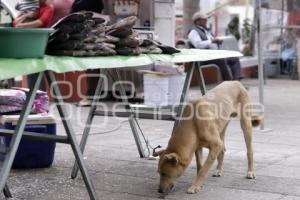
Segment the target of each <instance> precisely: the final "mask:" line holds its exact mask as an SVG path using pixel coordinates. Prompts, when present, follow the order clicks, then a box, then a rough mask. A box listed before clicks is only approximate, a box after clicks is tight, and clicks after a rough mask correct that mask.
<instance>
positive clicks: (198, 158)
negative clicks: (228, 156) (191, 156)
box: [195, 147, 203, 175]
mask: <svg viewBox="0 0 300 200" xmlns="http://www.w3.org/2000/svg"><path fill="white" fill-rule="evenodd" d="M195 157H196V164H197V175H198V173H199V171H200V170H201V168H202V160H203V155H202V147H199V148H198V149H197V150H196V152H195Z"/></svg>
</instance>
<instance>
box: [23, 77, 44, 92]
mask: <svg viewBox="0 0 300 200" xmlns="http://www.w3.org/2000/svg"><path fill="white" fill-rule="evenodd" d="M37 77H38V74H30V75H27V87H28V88H32V87H33V86H34V84H35V80H36V78H37ZM39 90H42V91H46V84H45V80H44V79H43V80H42V82H41V84H40V86H39Z"/></svg>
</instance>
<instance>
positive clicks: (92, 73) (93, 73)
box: [86, 69, 100, 99]
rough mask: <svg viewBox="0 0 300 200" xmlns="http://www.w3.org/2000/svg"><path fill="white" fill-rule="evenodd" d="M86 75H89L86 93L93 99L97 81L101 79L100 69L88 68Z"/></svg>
mask: <svg viewBox="0 0 300 200" xmlns="http://www.w3.org/2000/svg"><path fill="white" fill-rule="evenodd" d="M86 75H87V87H88V90H87V93H86V95H87V97H88V99H92V98H93V96H94V94H95V91H96V87H97V83H98V81H99V75H100V70H99V69H88V70H87V71H86Z"/></svg>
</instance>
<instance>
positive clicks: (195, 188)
mask: <svg viewBox="0 0 300 200" xmlns="http://www.w3.org/2000/svg"><path fill="white" fill-rule="evenodd" d="M201 188H202V187H201V186H196V185H192V186H191V187H190V188H189V189H188V190H187V191H186V192H187V193H188V194H196V193H197V192H199V191H200V190H201Z"/></svg>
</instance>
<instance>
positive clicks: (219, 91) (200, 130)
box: [153, 81, 261, 194]
mask: <svg viewBox="0 0 300 200" xmlns="http://www.w3.org/2000/svg"><path fill="white" fill-rule="evenodd" d="M237 115H238V116H239V117H240V124H241V128H242V130H243V133H244V138H245V142H246V147H247V158H248V171H247V178H249V179H254V178H255V174H254V164H253V150H252V126H258V125H259V124H260V123H261V119H260V117H258V116H257V117H253V116H252V114H251V104H250V98H249V96H248V93H247V91H246V89H245V88H244V86H243V85H242V84H241V83H240V82H238V81H225V82H223V83H222V84H220V85H219V86H217V87H216V88H214V89H212V90H211V91H209V92H208V93H207V94H206V95H205V96H203V97H202V98H200V99H199V100H197V101H192V102H190V103H189V104H187V105H186V106H185V108H184V110H183V113H182V117H181V120H180V122H179V124H178V125H177V127H176V129H175V131H174V133H173V135H172V136H171V138H170V140H169V143H168V146H167V148H166V149H165V150H161V151H159V152H154V153H153V156H160V159H159V163H158V172H159V174H160V184H159V189H158V192H159V193H163V194H168V193H169V192H170V191H171V190H172V189H173V187H174V182H175V180H176V179H177V178H178V177H180V176H181V175H182V174H183V172H184V171H185V169H186V168H187V167H188V165H189V164H190V163H191V161H192V158H193V154H195V156H196V162H197V177H196V180H194V182H193V183H192V186H191V187H190V188H189V189H188V190H187V193H190V194H194V193H197V192H198V191H200V189H201V187H202V185H203V182H204V180H205V179H206V176H207V174H208V171H209V169H210V168H211V166H212V165H213V162H214V161H215V160H216V159H217V160H218V165H217V170H216V173H215V174H214V176H216V177H220V176H221V174H222V165H223V159H224V154H225V145H224V136H225V131H226V128H227V125H228V123H229V122H230V118H231V117H233V116H237ZM203 147H205V148H207V149H209V154H208V157H207V160H206V161H205V162H204V164H203V165H202V148H203Z"/></svg>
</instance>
